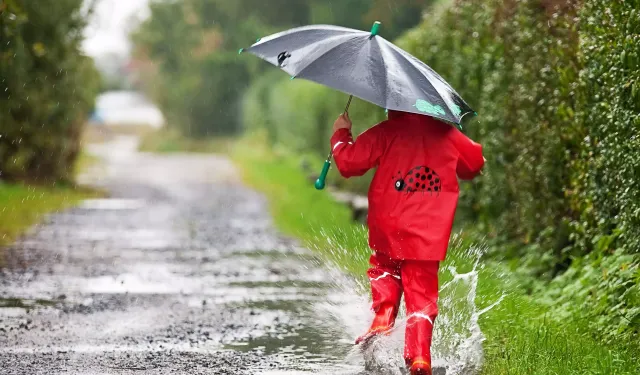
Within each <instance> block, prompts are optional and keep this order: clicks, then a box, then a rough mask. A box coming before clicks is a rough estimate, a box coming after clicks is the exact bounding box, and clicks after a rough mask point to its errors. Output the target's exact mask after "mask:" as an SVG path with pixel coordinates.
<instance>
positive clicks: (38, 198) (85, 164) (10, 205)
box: [0, 151, 104, 268]
mask: <svg viewBox="0 0 640 375" xmlns="http://www.w3.org/2000/svg"><path fill="white" fill-rule="evenodd" d="M97 163H99V159H98V158H97V157H95V156H93V155H91V154H88V153H86V152H84V151H82V152H81V153H80V155H79V156H78V160H77V161H76V164H75V166H74V173H75V174H76V175H78V174H80V173H82V172H83V171H85V170H87V169H88V168H90V167H91V166H94V165H95V164H97ZM103 195H104V193H103V192H101V191H97V190H94V189H90V188H85V187H79V186H39V185H29V184H26V183H17V184H8V183H2V182H1V181H0V268H1V267H2V266H3V264H4V262H3V252H2V248H3V247H5V246H7V245H9V244H11V243H12V242H13V241H15V239H16V238H18V236H19V235H21V234H22V233H23V232H25V231H26V230H27V229H29V228H30V227H31V226H33V225H34V224H36V223H38V222H39V221H40V220H41V218H42V216H43V215H45V214H47V213H51V212H56V211H60V210H64V209H66V208H69V207H73V206H74V205H76V204H78V203H79V202H80V201H82V200H84V199H87V198H96V197H100V196H103Z"/></svg>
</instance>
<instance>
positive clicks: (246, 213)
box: [0, 138, 367, 374]
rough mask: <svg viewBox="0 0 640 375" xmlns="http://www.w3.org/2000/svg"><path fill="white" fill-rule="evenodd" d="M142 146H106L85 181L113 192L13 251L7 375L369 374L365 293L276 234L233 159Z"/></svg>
mask: <svg viewBox="0 0 640 375" xmlns="http://www.w3.org/2000/svg"><path fill="white" fill-rule="evenodd" d="M135 149H136V140H135V138H118V139H117V140H116V141H114V142H112V143H110V144H103V145H99V146H94V147H93V148H92V152H94V153H96V154H98V155H101V156H102V157H103V158H104V159H105V162H104V163H103V164H101V165H100V166H99V168H98V170H96V171H94V172H95V173H88V174H87V176H85V178H84V180H85V182H89V183H92V184H94V185H97V186H100V187H103V188H105V189H106V190H107V191H109V193H110V195H109V198H108V199H100V200H90V201H86V202H84V203H83V204H82V205H81V206H80V207H77V208H74V209H71V210H68V211H66V212H63V213H59V214H55V215H51V216H49V217H48V218H47V219H46V220H45V221H44V222H43V223H42V224H41V225H39V226H37V227H36V228H34V229H33V230H32V231H31V232H30V233H29V234H28V235H27V236H25V238H24V239H22V240H20V241H19V242H18V243H16V244H15V245H14V246H12V247H11V248H10V249H8V250H7V254H8V255H7V257H6V258H7V260H8V262H9V267H8V268H7V269H5V270H3V271H2V274H1V275H0V373H1V374H58V373H65V374H134V373H135V374H303V373H309V372H313V373H331V374H341V373H344V374H357V373H359V372H361V369H362V368H363V367H362V363H361V362H360V359H359V358H358V355H355V354H354V353H353V348H352V345H351V342H352V339H353V337H354V336H355V334H356V333H358V332H359V331H360V330H361V329H363V328H365V326H366V324H367V321H366V320H367V316H366V315H364V316H363V315H362V314H363V312H362V311H366V301H364V300H362V299H361V298H360V297H357V296H356V295H354V294H353V293H354V292H353V291H352V290H353V289H352V288H351V287H346V288H344V289H339V288H338V289H337V288H336V285H337V284H336V283H334V280H335V279H336V278H340V276H339V275H338V274H336V273H332V272H330V271H329V270H327V269H326V268H324V267H322V266H321V265H320V263H319V261H318V260H317V259H315V258H314V256H313V255H312V254H311V253H310V252H309V251H307V250H305V249H302V248H300V247H299V246H298V245H297V244H296V243H295V242H293V241H291V240H289V239H286V238H284V237H282V236H280V235H278V234H277V233H276V232H275V231H274V229H273V228H272V224H271V221H270V219H269V216H268V213H267V212H268V210H267V207H266V202H265V200H264V198H263V197H262V196H260V195H259V194H257V193H255V192H253V191H251V190H249V189H247V188H245V187H243V186H242V185H241V184H240V183H239V179H238V175H237V173H236V171H235V169H234V168H233V166H232V165H231V163H230V162H229V161H228V160H226V159H224V158H219V157H216V156H208V155H206V156H195V155H172V156H158V155H150V154H140V153H137V152H135ZM338 284H340V283H338ZM354 304H355V305H354ZM363 307H365V308H364V309H363ZM350 311H359V313H358V314H360V316H358V314H355V315H353V316H350V315H349V314H350ZM332 312H333V313H332ZM364 314H366V313H364Z"/></svg>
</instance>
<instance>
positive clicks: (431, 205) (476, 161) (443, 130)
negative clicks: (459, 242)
mask: <svg viewBox="0 0 640 375" xmlns="http://www.w3.org/2000/svg"><path fill="white" fill-rule="evenodd" d="M331 147H332V150H333V157H334V159H335V164H336V166H337V167H338V170H339V171H340V174H341V175H342V176H343V177H346V178H349V177H352V176H361V175H363V174H365V173H366V172H367V171H368V170H369V169H371V168H376V167H377V170H376V173H375V176H374V178H373V181H372V182H371V186H370V188H369V214H368V218H367V224H368V226H369V246H370V247H371V248H372V249H373V250H375V251H376V252H379V253H383V254H385V255H387V256H389V257H390V258H392V259H413V260H444V258H445V256H446V253H447V247H448V245H449V239H450V236H451V227H452V226H453V218H454V215H455V211H456V207H457V204H458V195H459V187H458V177H459V178H461V179H465V180H470V179H473V178H474V177H475V176H476V175H478V174H479V173H480V170H481V169H482V167H483V166H484V158H483V156H482V146H481V145H480V144H478V143H475V142H473V141H472V140H470V139H469V138H467V137H466V136H465V135H464V134H462V133H461V132H460V131H459V130H458V129H456V128H454V127H453V126H451V125H448V124H445V123H443V122H441V121H438V120H435V119H433V118H431V117H427V116H422V115H417V114H412V113H406V112H396V111H389V119H388V120H386V121H383V122H381V123H380V124H377V125H376V126H374V127H372V128H370V129H368V130H367V131H365V132H364V133H362V134H361V135H360V136H358V138H357V140H356V141H354V140H353V137H352V135H351V132H350V131H349V130H347V129H339V130H338V131H336V132H335V133H334V134H333V136H332V137H331Z"/></svg>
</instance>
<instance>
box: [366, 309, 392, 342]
mask: <svg viewBox="0 0 640 375" xmlns="http://www.w3.org/2000/svg"><path fill="white" fill-rule="evenodd" d="M397 314H398V311H397V308H396V307H395V306H392V305H384V306H382V307H380V309H379V310H378V312H377V313H376V316H375V317H374V318H373V322H372V323H371V327H370V328H369V330H368V331H367V333H365V334H364V335H362V336H360V337H358V338H357V339H356V345H358V344H360V343H362V342H364V341H368V340H369V339H371V338H372V337H374V336H377V335H379V334H382V333H385V334H386V333H389V332H390V331H391V328H393V324H394V323H395V320H396V315H397Z"/></svg>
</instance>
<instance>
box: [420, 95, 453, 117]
mask: <svg viewBox="0 0 640 375" xmlns="http://www.w3.org/2000/svg"><path fill="white" fill-rule="evenodd" d="M414 107H416V108H417V109H418V111H420V112H424V113H429V114H432V115H441V116H444V115H446V112H445V111H444V109H442V107H440V106H439V105H433V104H431V103H429V102H428V101H426V100H422V99H418V100H416V104H414Z"/></svg>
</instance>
